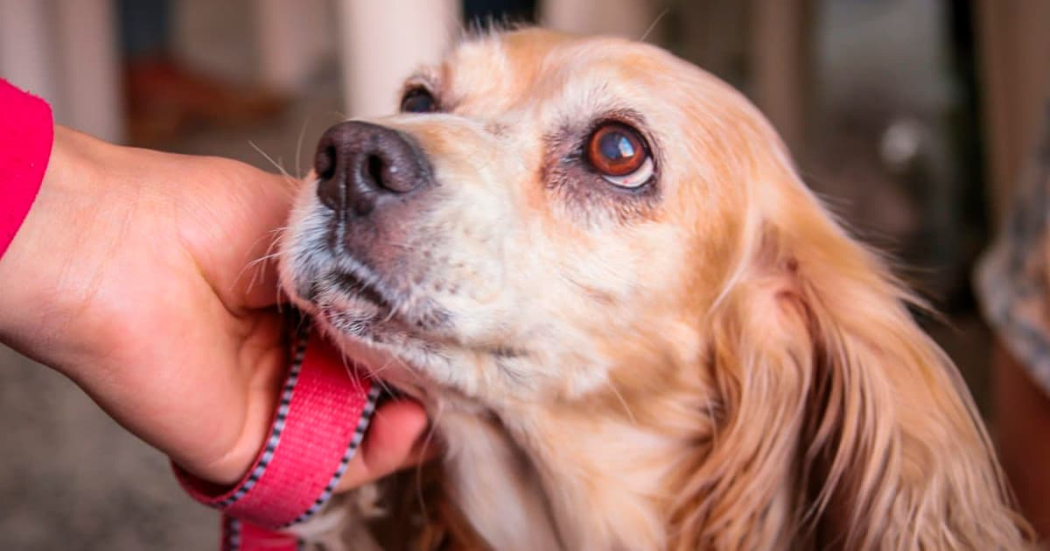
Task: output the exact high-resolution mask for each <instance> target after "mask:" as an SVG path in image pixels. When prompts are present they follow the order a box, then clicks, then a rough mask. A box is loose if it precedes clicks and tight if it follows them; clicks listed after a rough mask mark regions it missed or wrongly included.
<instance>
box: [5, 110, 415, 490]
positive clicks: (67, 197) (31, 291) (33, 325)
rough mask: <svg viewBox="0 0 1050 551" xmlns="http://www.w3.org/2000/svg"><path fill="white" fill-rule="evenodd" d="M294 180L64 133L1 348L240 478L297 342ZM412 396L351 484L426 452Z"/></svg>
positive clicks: (18, 274)
mask: <svg viewBox="0 0 1050 551" xmlns="http://www.w3.org/2000/svg"><path fill="white" fill-rule="evenodd" d="M293 186H294V182H293V181H291V180H290V179H285V178H281V177H279V176H276V175H272V174H267V173H264V172H261V171H258V170H256V169H254V168H251V167H249V166H247V165H244V164H242V163H238V162H236V161H231V160H225V159H218V158H205V157H192V156H181V155H172V154H166V153H160V152H154V151H147V150H142V149H132V148H125V147H117V146H113V145H110V144H107V143H104V142H101V141H98V140H95V139H93V138H90V137H88V136H85V135H83V134H78V133H76V132H73V131H71V130H68V129H64V128H61V127H56V131H55V144H54V149H53V151H52V156H51V160H50V162H49V164H48V169H47V173H46V175H45V178H44V183H43V186H42V187H41V190H40V194H39V195H38V197H37V199H36V202H35V203H34V206H33V208H32V209H31V210H30V212H29V215H28V217H27V218H26V220H25V222H24V223H23V225H22V228H21V229H20V230H19V233H18V235H17V236H16V237H15V240H14V241H13V242H12V244H11V246H10V248H9V249H8V251H7V253H6V254H5V255H4V257H3V259H2V260H0V289H2V290H3V291H2V292H0V341H3V342H5V343H7V344H9V345H11V346H13V347H14V348H16V349H18V350H19V351H21V352H22V353H24V354H26V355H28V356H30V357H32V358H34V359H36V360H38V361H40V362H41V363H44V364H46V365H49V366H51V367H53V368H55V369H57V370H58V371H60V372H62V373H64V374H65V375H67V376H69V377H70V378H72V379H73V380H74V381H75V382H76V383H77V384H78V385H79V386H80V387H81V388H83V389H84V390H85V391H86V392H87V393H88V394H89V395H91V397H92V398H93V399H94V400H95V401H96V402H97V403H98V404H99V405H100V406H101V407H102V408H103V409H105V410H106V412H107V413H109V414H110V415H111V416H112V417H113V418H114V419H116V420H117V421H118V422H120V423H121V424H122V425H123V426H124V427H126V428H127V429H128V430H130V431H131V432H133V433H134V434H136V435H138V436H139V437H140V438H142V439H143V440H145V441H146V442H147V443H149V444H151V445H153V446H155V447H157V448H158V449H160V450H161V451H163V452H165V453H166V454H168V455H169V456H170V457H171V458H172V459H173V460H174V461H175V462H176V463H178V464H179V465H180V466H181V467H183V468H184V469H186V470H187V471H189V472H191V473H193V474H194V475H197V476H199V477H201V478H203V479H205V480H209V481H211V482H215V483H217V484H231V483H233V482H236V481H237V480H238V479H239V478H240V476H241V475H242V474H243V473H244V472H245V471H246V470H247V469H248V467H249V466H250V465H251V462H252V460H253V459H254V458H255V456H256V454H257V453H258V451H259V449H260V448H261V446H262V444H263V441H264V440H265V438H266V435H267V433H268V430H269V423H270V418H271V415H272V413H273V411H274V409H275V406H276V402H277V398H278V394H279V386H280V384H281V376H282V374H283V368H284V366H285V363H286V362H287V342H286V339H285V338H284V335H285V333H286V332H285V331H284V327H283V323H282V320H281V317H280V315H279V314H278V313H277V311H276V309H275V306H276V304H277V303H278V301H279V300H280V297H279V295H278V291H277V289H278V284H277V275H276V270H275V266H274V263H273V259H272V258H270V257H268V256H267V255H268V253H269V252H270V251H271V249H272V245H273V242H274V239H276V237H277V233H278V232H277V230H278V229H279V228H280V227H281V226H282V225H283V224H284V222H285V218H286V217H287V214H288V209H289V208H290V202H291V198H292V187H293ZM426 424H427V421H426V416H425V414H424V412H423V411H422V408H421V407H420V406H419V405H418V404H415V403H414V402H405V401H402V402H394V403H390V404H387V405H386V406H384V407H383V408H381V409H380V410H379V411H377V412H376V414H375V417H374V419H373V422H372V426H371V428H370V430H369V434H368V437H367V438H366V439H365V441H364V443H363V444H362V448H361V451H360V453H358V455H357V457H355V459H354V460H353V461H352V462H351V464H350V466H349V467H348V469H347V471H346V473H345V474H344V476H343V480H342V482H341V483H340V488H341V489H345V488H349V487H353V486H357V485H359V484H361V483H363V482H365V481H367V480H371V479H374V478H378V477H380V476H383V475H385V474H388V473H389V472H392V471H394V470H396V469H397V468H400V467H402V466H405V465H409V464H414V463H415V462H417V461H418V460H419V459H420V457H421V455H422V454H421V451H420V450H419V449H418V448H419V446H418V445H417V441H418V440H419V439H420V438H419V437H420V435H421V433H422V432H423V431H424V430H425V427H426Z"/></svg>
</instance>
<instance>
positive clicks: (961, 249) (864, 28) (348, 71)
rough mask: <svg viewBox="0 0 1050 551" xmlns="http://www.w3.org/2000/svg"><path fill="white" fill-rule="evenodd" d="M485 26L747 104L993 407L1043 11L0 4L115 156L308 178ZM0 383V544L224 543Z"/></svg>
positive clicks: (655, 2)
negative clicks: (980, 308) (923, 306)
mask: <svg viewBox="0 0 1050 551" xmlns="http://www.w3.org/2000/svg"><path fill="white" fill-rule="evenodd" d="M493 21H495V22H526V23H540V24H543V25H546V26H549V27H553V28H557V29H563V30H568V31H574V32H585V33H594V32H600V33H613V34H619V35H623V36H627V37H631V38H636V39H638V38H642V37H643V36H644V37H645V39H646V40H647V41H649V42H653V43H655V44H658V45H661V46H664V47H666V48H668V49H670V50H671V51H673V52H675V53H676V54H678V55H680V56H682V57H684V58H686V59H688V60H691V61H693V62H695V63H697V64H698V65H700V66H701V67H704V68H706V69H707V70H709V71H712V72H714V73H715V74H717V75H719V76H721V77H722V78H724V79H726V80H728V81H729V82H730V83H732V84H734V85H735V86H737V87H738V88H740V89H742V90H743V91H744V92H745V93H746V94H748V95H749V96H750V97H751V98H752V99H753V100H754V101H755V102H756V103H757V104H758V106H759V107H760V108H761V109H762V110H763V111H764V112H765V113H766V114H767V116H769V118H770V119H771V120H772V121H773V123H774V125H775V126H776V127H777V128H778V130H779V131H780V132H781V134H782V135H783V136H784V138H785V140H786V141H787V142H788V144H789V146H790V147H791V149H792V151H793V153H794V154H795V156H796V159H797V161H798V164H799V166H800V168H801V171H802V173H803V175H804V177H805V179H806V181H807V182H808V183H809V185H810V186H811V187H813V188H814V189H815V190H816V191H817V192H819V193H820V194H821V195H822V196H823V197H824V198H825V199H826V200H827V202H828V203H829V204H830V205H831V206H832V208H833V209H834V210H835V211H836V212H837V213H838V214H839V215H840V216H841V217H842V218H843V220H845V221H846V222H847V223H848V224H849V225H850V226H851V227H852V229H853V230H854V231H855V233H857V234H858V235H859V236H861V237H862V238H864V239H865V240H867V241H869V242H871V243H874V244H875V245H877V246H879V247H881V248H883V249H886V250H889V251H891V252H892V253H894V254H895V255H896V256H897V257H898V258H900V259H901V260H902V262H901V264H902V266H906V267H907V268H906V269H904V271H903V273H902V275H903V276H904V277H905V278H906V279H907V280H908V281H909V282H911V283H912V284H913V285H915V286H916V287H917V288H919V289H920V290H921V291H922V292H923V293H924V294H925V295H926V296H927V297H928V298H929V299H930V300H931V301H932V302H933V303H934V304H935V305H936V306H937V308H938V309H939V310H940V311H942V312H944V313H945V315H946V322H942V321H937V322H934V321H931V320H924V322H926V325H927V327H928V328H929V330H930V331H931V332H932V333H933V334H934V335H935V337H936V338H937V339H938V341H940V342H941V344H942V345H943V346H944V347H945V348H946V349H947V350H948V352H949V353H950V354H951V355H952V357H953V358H954V359H955V360H956V362H957V363H958V364H959V365H960V367H961V369H962V370H963V373H964V375H965V377H966V379H967V381H968V382H969V384H970V385H971V388H972V390H973V392H974V394H975V396H976V397H977V399H978V402H979V404H980V406H981V407H982V409H984V410H987V406H988V397H989V390H988V362H989V353H990V342H991V337H990V335H989V331H988V329H987V328H986V327H985V325H984V324H983V322H982V321H981V319H980V317H979V315H978V312H977V309H976V305H975V301H974V297H973V293H972V290H971V283H970V281H971V272H972V269H973V264H974V261H975V259H976V258H977V256H978V254H979V253H980V252H981V251H982V250H983V248H984V247H986V246H987V245H988V242H989V239H990V236H991V235H992V234H993V232H994V228H995V224H996V223H997V221H998V220H999V219H1000V218H1001V216H1002V214H1003V212H1004V208H1005V206H1006V203H1007V198H1008V197H1009V195H1010V191H1011V189H1012V187H1013V186H1014V184H1015V181H1016V180H1017V176H1018V174H1019V171H1020V170H1021V168H1022V167H1023V165H1024V160H1025V159H1026V157H1028V155H1029V154H1030V153H1031V152H1032V151H1033V149H1034V147H1035V139H1036V133H1037V132H1038V122H1039V120H1040V119H1041V113H1042V109H1043V106H1044V105H1045V100H1046V99H1047V98H1050V93H1048V92H1050V87H1048V85H1050V0H969V1H968V0H384V1H382V2H380V1H372V0H223V1H219V2H216V1H212V0H168V1H164V0H120V1H115V0H0V77H3V78H5V79H7V80H9V81H10V82H12V83H14V84H15V85H17V86H20V87H22V88H25V89H28V90H30V91H32V92H34V93H36V94H38V95H41V96H43V97H44V98H45V99H47V100H48V101H49V102H51V105H52V107H53V109H54V112H55V115H56V119H57V121H58V122H59V123H61V124H65V125H67V126H71V127H74V128H77V129H80V130H82V131H85V132H88V133H91V134H94V135H96V136H98V137H101V138H104V139H106V140H109V141H113V142H118V143H126V144H131V145H137V146H143V147H151V148H156V149H163V150H168V151H175V152H182V153H195V154H208V155H222V156H227V157H233V158H236V159H239V160H241V161H245V162H248V163H250V164H253V165H256V166H259V167H262V168H264V169H267V170H271V171H277V170H284V171H287V172H288V173H291V174H293V175H301V174H303V173H305V172H306V171H307V170H308V168H309V165H310V163H311V159H312V157H313V144H314V143H316V140H317V138H318V137H319V135H320V134H321V133H322V132H323V131H324V130H325V129H326V128H327V127H328V126H330V125H331V124H333V123H335V122H338V121H340V120H343V119H345V118H347V117H356V116H370V115H377V114H383V113H390V112H393V111H394V109H395V108H396V102H397V99H398V98H397V97H396V96H397V92H398V89H399V86H400V80H401V79H402V78H403V77H405V76H406V75H408V73H409V72H411V71H412V70H413V68H415V67H416V66H417V65H419V64H421V63H425V62H430V61H434V60H437V59H438V58H439V57H440V55H441V53H442V52H443V51H444V50H445V48H447V47H448V45H449V44H451V43H452V42H454V41H455V40H456V39H457V37H459V36H460V35H461V33H462V29H463V28H470V27H476V26H485V25H487V24H489V23H490V22H493ZM173 337H174V338H177V336H173ZM0 377H2V379H0V380H2V381H3V383H2V384H0V434H3V435H4V436H3V439H2V440H0V542H2V544H0V546H2V547H3V548H5V549H27V550H29V549H47V550H50V549H108V550H133V549H213V548H215V545H216V542H217V541H218V540H217V538H218V518H217V516H216V515H215V514H214V513H212V512H211V511H209V510H206V509H204V508H202V507H199V506H197V505H195V504H193V503H192V502H191V501H190V500H189V499H188V498H186V497H184V496H183V495H182V494H181V492H180V491H179V489H178V488H177V487H176V485H175V483H174V480H173V478H172V477H171V476H170V471H169V467H168V465H167V462H166V460H165V459H164V458H163V457H162V456H160V454H158V453H157V452H154V451H152V450H151V449H150V448H148V447H146V446H145V445H144V444H142V443H140V442H138V441H137V440H135V439H134V438H133V437H131V436H129V435H127V434H126V433H124V432H122V430H121V429H120V428H119V427H118V426H116V425H115V424H114V423H113V422H112V421H110V420H109V418H108V417H106V416H105V415H104V414H102V413H101V412H100V411H99V410H98V409H97V408H96V407H95V406H94V404H93V403H91V402H90V400H89V399H88V398H86V397H85V396H83V395H82V394H81V393H79V391H77V390H76V388H75V387H73V385H72V384H71V383H70V382H68V381H66V380H64V379H62V378H61V377H60V376H58V375H56V374H55V373H53V372H51V371H50V370H47V369H44V368H41V367H40V366H36V365H34V364H32V363H31V362H29V361H28V360H26V359H24V358H21V357H19V356H18V355H16V354H15V353H14V352H11V351H10V350H7V349H3V348H0ZM993 430H994V428H993Z"/></svg>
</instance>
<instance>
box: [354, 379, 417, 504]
mask: <svg viewBox="0 0 1050 551" xmlns="http://www.w3.org/2000/svg"><path fill="white" fill-rule="evenodd" d="M427 427H428V422H427V415H426V412H425V411H424V410H423V407H422V406H421V405H419V404H418V403H416V402H414V401H411V400H398V401H395V402H390V403H387V404H385V405H383V406H382V407H380V408H379V409H378V410H376V412H375V414H374V415H373V417H372V421H371V423H370V425H369V428H368V433H367V434H366V435H365V440H364V442H362V443H361V449H360V450H358V453H357V455H356V456H355V457H354V458H353V459H352V460H351V461H350V464H349V465H347V468H346V472H345V473H343V478H342V480H340V481H339V485H338V486H337V487H336V491H337V492H340V491H346V490H351V489H353V488H356V487H357V486H360V485H362V484H365V483H367V482H372V481H374V480H377V479H379V478H382V477H384V476H386V475H388V474H390V473H392V472H394V471H397V470H399V469H402V468H404V467H409V466H411V465H415V464H418V463H420V462H421V461H423V460H424V459H427V458H428V457H430V456H432V454H433V451H434V450H433V449H425V448H427V446H425V444H426V443H427V440H428V438H426V436H427V434H426V432H427Z"/></svg>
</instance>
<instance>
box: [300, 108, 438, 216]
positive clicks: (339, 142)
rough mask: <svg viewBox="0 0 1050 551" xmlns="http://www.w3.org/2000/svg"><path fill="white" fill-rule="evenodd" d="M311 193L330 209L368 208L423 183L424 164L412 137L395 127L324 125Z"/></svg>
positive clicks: (427, 175)
mask: <svg viewBox="0 0 1050 551" xmlns="http://www.w3.org/2000/svg"><path fill="white" fill-rule="evenodd" d="M314 170H315V171H316V172H317V177H318V178H319V179H320V182H319V183H318V185H317V196H318V197H319V198H320V199H321V202H322V203H324V204H325V205H327V206H328V208H331V209H333V210H350V211H352V212H353V213H356V214H357V215H359V216H365V215H367V214H369V213H371V212H372V211H373V210H374V209H375V208H376V206H377V205H378V204H379V203H380V202H381V201H383V200H384V199H388V198H393V197H397V196H403V195H404V194H407V193H411V192H412V191H415V190H416V189H419V188H420V187H422V186H424V185H425V184H428V183H429V182H430V180H431V176H430V169H429V165H428V163H427V162H426V158H425V157H424V156H423V153H422V152H421V151H420V149H419V147H417V146H416V144H415V142H413V141H412V139H411V138H409V137H408V136H406V135H405V134H403V133H401V132H398V131H396V130H393V129H390V128H385V127H383V126H378V125H375V124H369V123H366V122H356V121H351V122H343V123H339V124H337V125H335V126H333V127H331V128H329V129H328V130H327V131H326V132H325V133H324V136H322V137H321V141H320V142H319V143H318V144H317V156H316V157H315V159H314Z"/></svg>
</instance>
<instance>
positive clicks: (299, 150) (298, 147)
mask: <svg viewBox="0 0 1050 551" xmlns="http://www.w3.org/2000/svg"><path fill="white" fill-rule="evenodd" d="M312 118H313V115H312V114H310V113H307V115H306V118H304V119H303V125H302V127H300V128H299V138H298V139H296V140H295V174H296V175H297V177H299V178H302V177H304V176H305V174H303V169H302V165H301V161H302V157H303V139H304V138H306V127H307V125H309V124H310V119H312Z"/></svg>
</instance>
